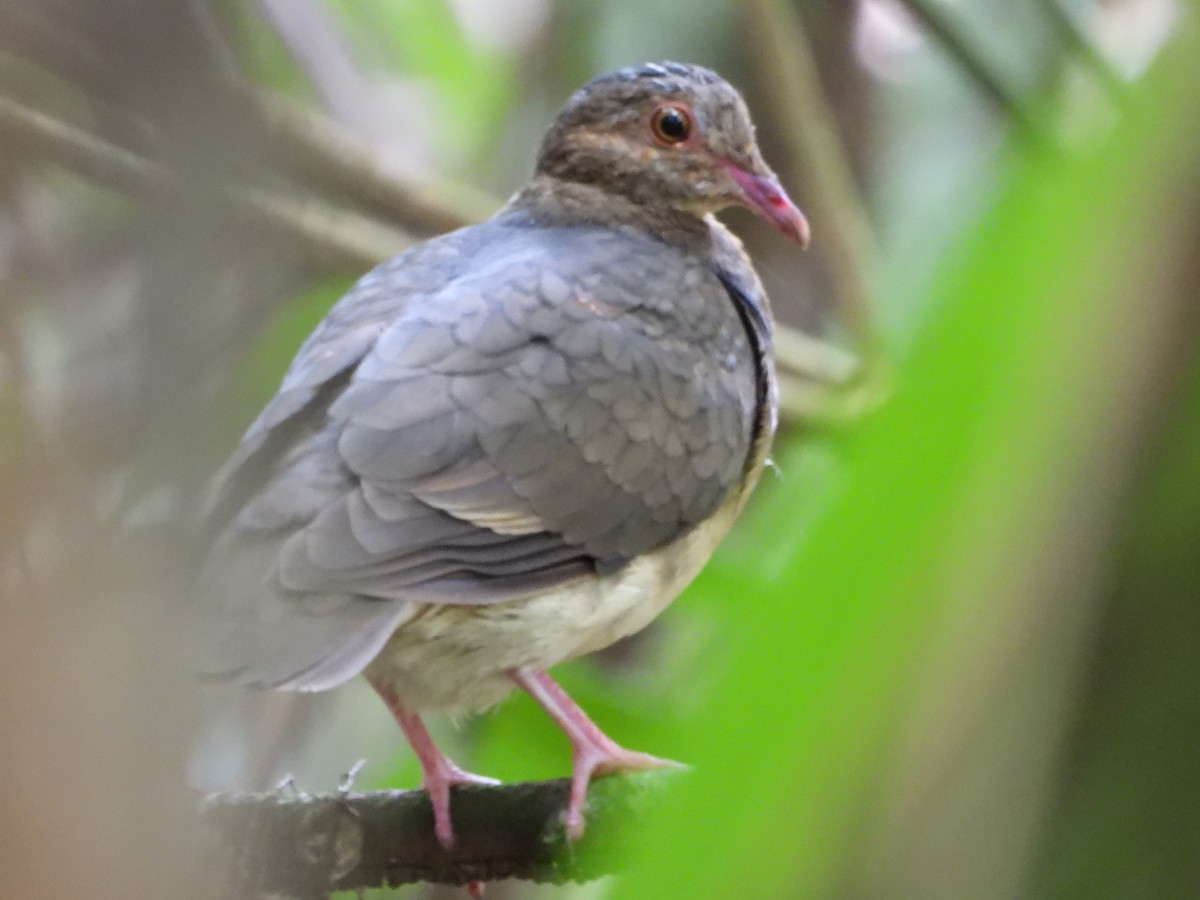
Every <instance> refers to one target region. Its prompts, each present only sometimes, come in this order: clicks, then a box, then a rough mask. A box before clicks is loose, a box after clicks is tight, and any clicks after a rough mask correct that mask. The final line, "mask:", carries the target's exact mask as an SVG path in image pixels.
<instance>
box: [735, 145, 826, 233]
mask: <svg viewBox="0 0 1200 900" xmlns="http://www.w3.org/2000/svg"><path fill="white" fill-rule="evenodd" d="M728 168H729V174H730V175H732V176H733V180H734V181H736V182H737V184H738V187H740V188H741V189H742V194H743V201H742V202H743V203H745V205H746V206H748V207H750V209H752V210H754V211H755V212H756V213H758V214H759V215H761V216H762V217H763V218H764V219H766V220H767V221H768V222H770V223H771V224H772V225H774V226H775V227H776V228H777V229H778V230H779V231H780V232H781V233H782V234H783V235H784V237H786V238H788V239H789V240H791V241H794V242H795V243H797V244H799V245H800V249H802V250H803V249H804V248H805V247H807V246H808V244H809V241H810V240H811V238H812V233H811V231H810V229H809V226H808V219H806V218H805V217H804V213H802V212H800V210H799V208H798V207H797V206H796V204H795V203H793V202H792V200H791V198H790V197H788V195H787V193H786V192H785V191H784V190H783V188H782V187H781V186H780V184H779V180H778V179H777V178H775V176H773V175H769V174H768V175H756V174H754V173H751V172H747V171H746V170H745V169H743V168H741V167H740V166H736V165H733V164H730V165H729V167H728Z"/></svg>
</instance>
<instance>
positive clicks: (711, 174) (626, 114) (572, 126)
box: [538, 62, 809, 246]
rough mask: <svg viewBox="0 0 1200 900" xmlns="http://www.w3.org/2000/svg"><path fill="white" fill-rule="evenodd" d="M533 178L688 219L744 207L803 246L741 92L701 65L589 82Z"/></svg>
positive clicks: (549, 136)
mask: <svg viewBox="0 0 1200 900" xmlns="http://www.w3.org/2000/svg"><path fill="white" fill-rule="evenodd" d="M538 173H539V174H543V175H549V176H552V177H555V178H558V179H561V180H563V181H569V182H576V183H582V184H589V185H593V186H595V187H598V188H601V189H603V190H605V191H609V192H612V193H615V194H619V195H622V196H624V197H626V198H628V199H630V200H633V201H634V202H635V203H638V204H640V205H643V206H647V207H663V206H666V207H670V208H672V209H677V210H684V211H687V212H690V213H693V214H695V215H704V214H706V213H710V212H716V211H717V210H719V209H722V208H724V207H726V206H730V205H733V204H741V205H743V206H747V207H749V208H750V209H752V210H754V211H755V212H757V213H758V214H760V215H762V216H763V217H764V218H765V219H766V220H767V221H769V222H770V223H771V224H772V225H774V226H775V227H776V228H778V229H779V230H780V231H781V232H783V234H785V235H786V236H787V237H789V238H790V239H791V240H793V241H795V242H796V243H798V244H800V245H801V246H804V245H806V244H807V243H808V237H809V231H808V222H807V221H806V220H805V218H804V215H803V214H802V213H801V212H800V210H799V209H797V208H796V205H795V204H794V203H792V201H791V200H790V199H789V198H788V195H787V194H786V193H785V192H784V190H783V188H782V187H780V184H779V179H778V178H777V177H776V176H775V173H774V172H772V171H771V169H770V167H769V166H768V165H767V164H766V162H764V161H763V158H762V154H761V153H760V152H759V149H758V143H757V142H756V140H755V137H754V123H753V122H751V120H750V113H749V111H748V110H747V109H746V103H745V101H744V100H742V96H741V94H739V93H738V92H737V90H736V89H735V88H734V87H733V86H732V85H730V84H729V83H728V82H727V81H725V80H724V79H723V78H721V77H720V76H719V75H717V74H716V73H715V72H712V71H710V70H708V69H704V68H701V67H699V66H690V65H683V64H680V63H671V62H664V63H651V64H647V65H644V66H636V67H632V68H628V69H619V70H617V71H616V72H610V73H609V74H607V75H602V76H600V77H599V78H595V79H593V80H592V81H590V82H588V83H587V84H586V85H584V86H583V87H582V88H580V89H579V90H578V91H577V92H576V93H575V95H574V96H573V97H571V99H570V100H569V101H568V102H567V105H566V106H565V107H564V108H563V110H562V112H561V113H559V115H558V118H557V119H556V120H555V121H554V124H553V125H552V126H551V127H550V130H549V131H548V132H547V133H546V137H545V139H544V140H543V142H542V148H541V152H540V153H539V156H538Z"/></svg>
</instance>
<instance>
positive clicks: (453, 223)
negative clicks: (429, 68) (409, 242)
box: [239, 89, 500, 234]
mask: <svg viewBox="0 0 1200 900" xmlns="http://www.w3.org/2000/svg"><path fill="white" fill-rule="evenodd" d="M239 93H240V95H241V99H242V100H243V101H244V102H246V103H249V104H250V105H252V106H253V108H254V109H255V111H256V114H257V115H258V116H259V118H260V119H261V120H262V121H263V123H264V124H265V125H266V130H267V134H268V135H269V136H270V137H271V139H272V140H273V141H274V142H275V145H276V147H277V149H278V150H279V151H280V153H281V154H282V155H283V156H284V157H285V158H288V159H290V160H292V161H294V162H295V163H297V164H298V165H299V166H300V167H301V168H302V169H303V170H304V172H305V174H306V175H307V176H308V177H310V178H312V179H313V180H314V181H316V182H317V183H319V184H321V185H323V186H325V187H327V188H330V189H332V190H335V191H337V192H339V193H341V194H343V195H345V196H347V197H348V198H350V199H353V200H354V201H355V202H356V203H359V204H362V205H363V206H365V207H366V208H368V209H373V210H375V211H377V212H379V213H382V214H384V215H385V216H387V217H388V218H391V219H394V220H395V221H396V222H398V223H401V224H403V225H404V227H405V229H406V230H411V231H413V232H416V233H420V234H440V233H441V232H443V231H449V230H451V229H454V228H461V227H462V226H464V225H470V224H471V223H473V222H478V221H480V220H482V219H485V218H487V217H488V216H490V215H491V214H492V213H493V212H495V211H496V209H497V208H498V207H499V205H500V204H499V202H498V201H496V200H495V199H493V198H491V197H488V196H486V195H484V194H482V193H480V192H478V191H475V190H472V189H471V188H468V187H466V186H465V185H461V184H457V183H454V182H447V181H439V180H437V179H432V178H426V177H422V178H421V179H420V180H419V181H418V180H417V179H415V178H412V177H411V176H407V175H405V174H404V173H402V172H400V171H398V170H397V167H395V166H388V165H385V164H384V163H383V162H382V161H381V160H380V157H379V154H377V153H376V152H375V151H374V150H373V149H372V148H371V146H370V145H369V144H367V143H366V142H365V141H363V140H361V139H360V138H357V137H355V136H354V135H353V134H351V133H350V132H348V131H346V130H345V129H343V128H341V127H340V126H338V125H337V124H336V123H334V122H332V121H330V120H329V119H328V118H327V117H325V116H323V115H321V114H319V113H315V112H312V111H310V110H306V109H303V108H301V107H300V106H297V105H296V104H294V103H292V102H290V101H288V100H286V99H284V98H282V97H279V96H277V95H273V94H269V93H267V92H265V91H257V90H252V89H243V90H242V91H240V92H239Z"/></svg>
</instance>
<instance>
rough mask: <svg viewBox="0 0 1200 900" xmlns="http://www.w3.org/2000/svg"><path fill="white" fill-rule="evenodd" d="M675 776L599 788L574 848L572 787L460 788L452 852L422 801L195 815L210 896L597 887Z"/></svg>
mask: <svg viewBox="0 0 1200 900" xmlns="http://www.w3.org/2000/svg"><path fill="white" fill-rule="evenodd" d="M673 777H678V773H673V772H669V771H659V772H646V773H638V774H635V775H623V776H612V777H608V778H602V779H599V780H597V781H595V782H594V783H593V784H592V787H591V789H590V791H589V793H588V830H587V833H586V834H585V835H584V837H583V838H582V840H580V841H579V842H578V843H576V844H573V845H572V844H568V843H567V841H566V838H565V836H564V833H563V828H562V820H563V815H564V813H565V810H566V805H567V795H568V790H569V786H570V783H569V781H568V780H567V779H559V780H556V781H540V782H525V783H522V784H512V785H497V786H491V785H488V786H483V785H465V786H462V787H458V788H455V789H454V794H453V802H452V804H451V808H452V810H453V816H454V828H455V834H456V837H457V843H456V844H455V846H454V847H453V848H452V849H450V850H446V849H444V848H442V847H441V845H440V844H438V842H437V840H436V838H435V837H434V835H433V813H432V811H431V809H430V806H429V798H428V797H427V796H426V794H425V792H424V791H380V792H372V793H339V794H334V795H327V796H321V797H307V796H303V795H301V796H292V797H289V796H286V795H284V794H281V793H270V794H219V795H214V796H212V797H209V798H208V799H207V800H205V802H204V804H203V807H202V810H201V821H202V823H203V824H204V825H205V826H206V828H207V830H208V837H209V840H208V842H207V843H208V848H207V849H208V852H209V853H210V855H211V856H210V858H212V859H213V860H214V866H213V869H212V870H213V871H214V872H215V873H217V875H216V878H215V879H214V883H213V885H212V891H211V896H213V897H214V898H215V897H220V898H222V900H230V898H243V897H255V896H260V895H264V894H282V895H285V896H288V897H294V898H298V900H310V898H323V897H326V896H327V895H328V894H329V892H330V891H332V890H355V889H364V888H371V887H386V886H395V885H400V884H409V883H413V882H419V881H432V882H439V883H443V884H467V883H469V882H472V881H498V880H500V879H504V878H522V879H526V880H530V881H539V882H551V883H562V882H566V881H587V880H591V879H595V878H600V877H602V876H604V875H607V874H611V873H612V863H613V861H614V860H616V859H620V858H621V857H620V854H621V851H622V848H623V847H624V846H625V845H627V844H629V843H631V842H632V841H635V840H636V839H637V829H636V827H635V826H636V821H637V819H638V817H639V815H641V814H642V813H643V812H644V811H645V810H646V809H648V808H652V807H653V806H655V805H657V804H658V803H660V802H661V800H662V797H663V795H664V793H665V791H666V790H667V788H668V786H669V784H670V780H671V778H673Z"/></svg>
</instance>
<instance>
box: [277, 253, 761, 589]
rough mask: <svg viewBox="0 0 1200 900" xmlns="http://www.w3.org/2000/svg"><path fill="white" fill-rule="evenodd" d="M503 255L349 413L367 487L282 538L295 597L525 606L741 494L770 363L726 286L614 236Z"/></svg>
mask: <svg viewBox="0 0 1200 900" xmlns="http://www.w3.org/2000/svg"><path fill="white" fill-rule="evenodd" d="M500 250H502V251H504V252H499V253H496V254H495V255H494V256H493V258H492V260H477V264H476V265H475V266H474V267H473V269H472V270H471V272H470V273H469V274H467V275H464V276H463V277H460V278H458V279H455V280H454V281H453V282H452V283H451V284H450V285H448V286H447V287H446V288H445V289H443V290H442V291H440V292H438V293H436V294H433V295H431V296H430V297H428V298H427V299H425V300H424V301H423V302H421V303H419V304H417V303H414V304H410V305H409V306H408V307H407V309H406V310H405V313H404V314H403V315H402V316H400V317H399V318H398V319H397V320H396V321H395V322H393V323H392V324H391V325H390V326H389V327H388V329H387V330H386V331H385V332H384V333H383V334H382V335H381V336H380V337H379V339H378V340H377V341H376V342H375V344H374V345H373V346H372V348H371V350H370V352H369V353H368V354H367V355H366V357H365V358H364V359H363V361H362V362H361V363H360V364H359V366H358V368H357V369H356V370H355V372H354V375H353V377H352V378H351V379H350V381H349V383H348V384H347V385H346V387H345V389H344V390H343V391H342V392H341V394H340V395H339V396H338V398H337V399H336V400H335V401H334V402H333V404H332V406H331V407H330V409H329V419H330V428H331V429H332V430H333V431H334V432H336V435H337V437H336V449H337V455H338V457H339V458H340V460H341V462H342V463H343V464H344V465H345V466H346V468H347V469H348V470H349V471H350V473H352V475H353V477H354V480H355V482H356V483H355V486H354V488H353V489H352V490H350V491H347V492H346V493H345V494H343V495H342V496H341V497H339V498H338V500H337V501H336V502H334V503H331V504H329V505H328V506H327V507H325V509H323V510H322V511H321V513H320V514H319V515H318V516H317V517H316V518H315V519H314V520H313V521H312V522H311V523H310V524H309V525H308V526H307V527H305V528H304V529H302V530H300V531H298V532H297V533H296V534H294V535H293V536H292V537H290V538H289V540H288V541H287V544H286V546H285V547H284V548H283V551H282V553H281V554H280V559H279V570H278V575H279V579H280V583H281V584H282V585H283V586H284V587H285V588H286V589H288V590H292V591H328V590H348V591H349V590H352V591H355V592H359V593H364V594H369V595H372V596H376V597H395V598H397V599H414V598H420V599H422V600H423V601H426V602H450V603H488V602H496V601H499V600H504V599H509V598H511V597H514V596H520V595H522V594H526V593H529V592H530V591H531V590H535V589H538V588H541V587H546V586H550V585H552V584H554V583H557V582H560V581H564V580H569V579H571V578H574V577H579V576H580V575H584V574H588V573H589V572H592V571H595V569H596V567H597V566H605V565H619V564H621V563H623V562H625V561H627V560H629V559H632V558H633V557H635V556H637V555H639V554H641V553H644V552H647V551H649V550H652V549H654V548H656V547H659V546H662V545H664V544H666V543H668V542H670V541H671V540H673V539H675V538H677V537H679V536H681V535H682V534H683V533H684V532H686V531H687V530H689V529H690V528H691V527H692V526H693V525H695V524H697V523H699V522H701V521H703V520H704V519H705V518H707V517H708V516H709V515H711V514H712V513H713V512H714V511H715V510H716V509H717V507H718V505H719V504H720V502H721V500H722V499H724V497H725V496H726V495H727V493H728V492H729V491H730V489H731V488H732V487H733V485H734V484H735V483H736V482H737V480H738V478H739V476H740V475H741V472H742V469H743V467H744V465H745V461H746V454H747V449H748V446H749V442H750V429H751V422H752V419H753V416H754V412H755V410H754V403H755V386H754V378H753V372H754V366H753V361H752V360H751V359H750V348H749V346H748V340H747V338H746V335H745V333H744V330H743V328H742V326H741V324H740V321H739V319H738V316H737V312H736V310H735V309H734V308H733V304H732V302H731V300H730V298H729V297H728V296H727V295H726V293H725V291H724V288H723V287H722V286H721V285H720V283H719V282H718V281H717V280H716V279H715V277H713V276H711V275H709V274H708V273H707V272H705V271H704V270H703V269H702V268H701V267H700V265H699V264H698V263H697V262H696V261H694V260H692V259H689V258H687V257H685V256H683V255H682V254H679V253H676V252H668V251H666V250H665V249H664V248H663V247H661V246H660V245H656V244H654V243H653V242H650V241H647V240H643V241H635V240H633V239H630V238H628V237H624V236H620V235H611V234H609V233H605V232H599V233H598V234H597V235H592V236H590V239H587V240H585V239H582V237H581V236H580V235H578V234H573V233H570V232H567V233H555V234H552V235H542V236H541V239H540V240H539V241H538V242H537V243H536V244H535V245H533V246H532V247H528V248H524V247H521V245H518V248H517V250H514V248H513V247H501V248H500ZM518 250H519V251H522V252H517V251H518ZM433 513H440V514H441V516H432V515H431V514H433ZM435 521H436V522H437V523H438V526H437V527H435V526H434V522H435ZM442 531H444V532H445V534H442V533H441V532H442Z"/></svg>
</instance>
